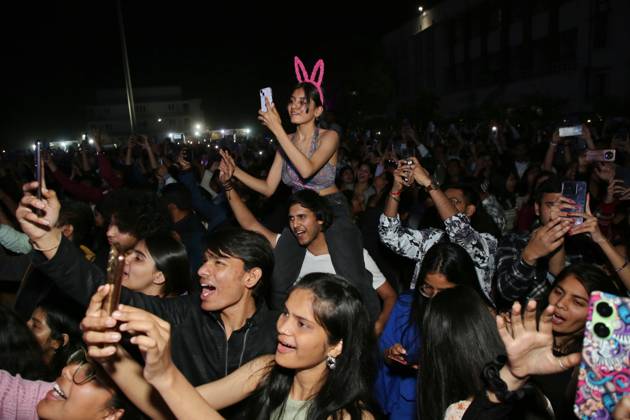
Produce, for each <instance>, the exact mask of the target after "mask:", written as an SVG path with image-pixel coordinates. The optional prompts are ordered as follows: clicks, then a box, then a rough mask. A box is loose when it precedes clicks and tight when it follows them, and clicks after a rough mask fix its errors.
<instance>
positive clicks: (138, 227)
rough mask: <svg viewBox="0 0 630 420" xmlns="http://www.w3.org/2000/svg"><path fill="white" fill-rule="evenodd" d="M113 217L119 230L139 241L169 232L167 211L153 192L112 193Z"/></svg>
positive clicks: (126, 191) (122, 191)
mask: <svg viewBox="0 0 630 420" xmlns="http://www.w3.org/2000/svg"><path fill="white" fill-rule="evenodd" d="M108 198H109V199H111V200H113V204H114V205H113V206H112V207H111V208H112V211H111V215H112V218H114V221H115V223H116V226H118V230H120V231H121V232H126V233H130V234H132V235H133V236H135V237H136V238H138V239H143V238H146V237H147V236H149V235H153V234H155V233H161V232H168V231H169V219H168V215H167V213H166V209H165V208H164V206H162V205H161V203H160V201H159V199H158V197H157V195H156V194H155V193H153V192H146V191H131V190H118V191H116V192H114V193H112V197H108Z"/></svg>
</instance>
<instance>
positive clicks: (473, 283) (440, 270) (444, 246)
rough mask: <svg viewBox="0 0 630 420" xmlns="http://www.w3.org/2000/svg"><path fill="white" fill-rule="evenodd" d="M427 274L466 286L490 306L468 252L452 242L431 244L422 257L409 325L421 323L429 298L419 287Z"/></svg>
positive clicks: (416, 325)
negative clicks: (439, 276)
mask: <svg viewBox="0 0 630 420" xmlns="http://www.w3.org/2000/svg"><path fill="white" fill-rule="evenodd" d="M428 274H442V275H444V276H445V277H446V279H447V280H448V281H449V282H451V283H453V284H456V285H460V284H461V285H465V286H468V287H470V288H471V289H472V290H474V291H475V292H476V294H477V295H478V296H479V297H481V298H482V299H483V300H484V302H485V303H486V305H488V306H492V303H491V302H490V301H488V300H487V298H486V296H485V294H484V293H483V291H482V290H481V286H480V285H479V277H478V276H477V271H476V270H475V263H474V262H473V260H472V258H470V255H468V252H466V250H465V249H464V248H462V247H461V246H459V245H457V244H455V243H453V242H440V243H438V244H435V245H433V246H432V247H431V248H430V249H429V251H427V253H426V255H425V256H424V258H423V259H422V264H421V265H420V273H419V274H418V281H417V282H416V288H415V290H414V293H413V296H414V297H413V303H412V304H411V319H410V326H411V327H420V324H421V323H422V317H423V310H424V308H425V306H426V304H427V301H428V300H429V299H428V298H426V297H424V296H422V294H421V293H420V287H421V286H422V282H423V281H424V279H425V278H426V277H427V275H428Z"/></svg>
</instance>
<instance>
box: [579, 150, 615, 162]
mask: <svg viewBox="0 0 630 420" xmlns="http://www.w3.org/2000/svg"><path fill="white" fill-rule="evenodd" d="M616 155H617V151H616V150H615V149H597V150H587V151H586V160H587V161H588V162H614V161H615V157H616Z"/></svg>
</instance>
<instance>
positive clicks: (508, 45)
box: [383, 0, 630, 114]
mask: <svg viewBox="0 0 630 420" xmlns="http://www.w3.org/2000/svg"><path fill="white" fill-rule="evenodd" d="M433 3H434V4H435V5H434V6H431V4H428V5H426V6H425V7H424V11H423V12H422V13H419V15H418V16H417V17H416V18H414V19H413V20H411V21H408V22H407V23H405V24H404V25H403V26H402V27H400V28H398V29H397V30H395V31H393V32H391V33H389V34H388V35H386V37H385V38H384V39H383V43H384V47H385V51H386V52H387V54H388V59H389V60H390V61H391V62H392V63H393V64H394V68H395V71H396V76H397V79H398V86H399V92H398V93H399V95H398V96H399V97H400V98H401V100H403V101H413V100H414V98H415V97H417V96H418V95H419V92H431V93H433V94H435V95H437V96H438V97H439V98H440V109H441V110H442V111H443V112H445V113H451V114H454V113H457V112H459V111H462V110H464V109H469V108H473V107H477V106H479V105H480V104H483V103H494V104H497V103H498V104H501V103H514V102H515V101H516V102H518V101H519V99H520V98H526V97H536V96H542V97H549V98H555V99H558V100H560V101H563V103H564V105H563V107H564V109H565V110H566V111H590V110H592V108H593V106H594V104H595V103H597V101H600V100H602V99H606V100H612V101H628V98H630V52H629V51H630V49H629V47H628V43H629V42H630V25H628V21H629V20H630V2H628V1H627V0H444V1H434V2H433Z"/></svg>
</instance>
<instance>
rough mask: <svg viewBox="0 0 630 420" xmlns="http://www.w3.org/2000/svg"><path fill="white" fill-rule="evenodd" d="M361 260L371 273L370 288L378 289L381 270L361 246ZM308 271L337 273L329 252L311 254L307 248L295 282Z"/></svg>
mask: <svg viewBox="0 0 630 420" xmlns="http://www.w3.org/2000/svg"><path fill="white" fill-rule="evenodd" d="M279 239H280V235H278V237H277V238H276V243H278V240H279ZM363 262H364V263H365V268H366V269H367V270H368V271H369V272H370V273H372V288H374V290H376V289H378V288H379V287H381V286H382V285H383V284H384V283H385V276H384V275H383V273H381V270H379V269H378V266H377V265H376V263H375V262H374V260H373V259H372V257H371V256H370V254H369V253H368V252H367V249H365V248H363ZM310 273H330V274H337V273H336V272H335V267H334V266H333V263H332V259H331V258H330V254H322V255H313V254H311V253H310V252H309V251H308V249H307V250H306V255H305V256H304V262H303V263H302V268H301V269H300V274H299V275H298V278H297V280H296V283H297V281H298V280H299V279H301V278H302V277H304V276H305V275H307V274H310Z"/></svg>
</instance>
